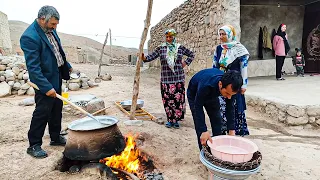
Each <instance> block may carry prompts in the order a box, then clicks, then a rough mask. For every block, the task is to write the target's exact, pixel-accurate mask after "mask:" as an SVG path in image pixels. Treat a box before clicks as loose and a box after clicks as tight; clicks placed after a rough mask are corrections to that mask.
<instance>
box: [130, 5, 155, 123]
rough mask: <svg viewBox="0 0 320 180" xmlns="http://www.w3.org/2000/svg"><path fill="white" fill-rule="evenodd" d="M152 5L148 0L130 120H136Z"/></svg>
mask: <svg viewBox="0 0 320 180" xmlns="http://www.w3.org/2000/svg"><path fill="white" fill-rule="evenodd" d="M152 4H153V0H148V11H147V15H146V20H145V22H144V23H145V24H144V29H143V33H142V37H141V41H140V46H139V57H137V63H136V75H135V77H134V82H133V96H132V104H131V109H130V117H129V118H130V120H133V119H135V118H134V116H135V111H136V107H137V99H138V95H139V83H140V65H141V61H142V53H143V46H144V43H145V41H146V39H147V34H148V30H149V26H150V19H151V13H152Z"/></svg>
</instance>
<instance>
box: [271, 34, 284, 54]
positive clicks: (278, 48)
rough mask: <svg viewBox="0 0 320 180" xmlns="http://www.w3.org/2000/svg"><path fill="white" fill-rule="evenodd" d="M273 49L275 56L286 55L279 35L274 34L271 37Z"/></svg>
mask: <svg viewBox="0 0 320 180" xmlns="http://www.w3.org/2000/svg"><path fill="white" fill-rule="evenodd" d="M273 49H274V52H275V55H277V56H286V53H285V47H284V41H283V38H282V37H281V36H278V35H275V36H274V38H273Z"/></svg>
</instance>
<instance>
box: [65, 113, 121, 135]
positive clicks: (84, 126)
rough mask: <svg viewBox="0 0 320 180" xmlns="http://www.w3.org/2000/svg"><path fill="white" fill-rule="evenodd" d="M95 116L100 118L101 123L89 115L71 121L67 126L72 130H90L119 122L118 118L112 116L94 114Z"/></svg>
mask: <svg viewBox="0 0 320 180" xmlns="http://www.w3.org/2000/svg"><path fill="white" fill-rule="evenodd" d="M95 118H97V119H98V120H100V121H101V123H100V122H98V121H96V120H94V119H92V118H90V117H85V118H82V119H79V120H75V121H72V122H71V123H70V124H69V125H68V128H69V129H70V130H74V131H90V130H96V129H102V128H106V127H110V126H112V125H115V124H117V123H118V122H119V121H118V119H116V118H115V117H112V116H95Z"/></svg>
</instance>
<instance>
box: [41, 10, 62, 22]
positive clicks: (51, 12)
mask: <svg viewBox="0 0 320 180" xmlns="http://www.w3.org/2000/svg"><path fill="white" fill-rule="evenodd" d="M52 17H54V18H56V19H57V20H59V19H60V15H59V13H58V11H57V10H56V8H54V7H53V6H43V7H42V8H41V9H40V10H39V12H38V19H40V18H45V20H46V22H48V21H49V19H50V18H52Z"/></svg>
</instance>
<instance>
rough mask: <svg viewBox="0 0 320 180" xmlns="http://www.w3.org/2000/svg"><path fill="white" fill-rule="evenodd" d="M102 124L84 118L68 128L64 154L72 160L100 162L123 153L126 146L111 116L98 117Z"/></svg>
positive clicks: (114, 119) (115, 121)
mask: <svg viewBox="0 0 320 180" xmlns="http://www.w3.org/2000/svg"><path fill="white" fill-rule="evenodd" d="M96 118H98V119H99V120H100V121H101V122H102V123H99V122H98V121H96V120H94V119H91V118H89V117H88V118H83V119H80V120H76V121H73V122H72V123H70V125H69V126H68V128H69V133H68V140H67V144H66V146H65V150H64V152H63V154H64V155H65V156H66V157H67V158H69V159H71V160H86V161H88V160H89V161H91V160H99V159H102V158H105V157H109V156H112V155H114V154H118V153H120V152H122V151H123V150H124V148H125V146H126V144H125V139H124V137H123V136H122V134H121V132H120V130H119V128H118V126H117V123H118V120H117V119H116V118H114V117H110V116H96Z"/></svg>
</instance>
